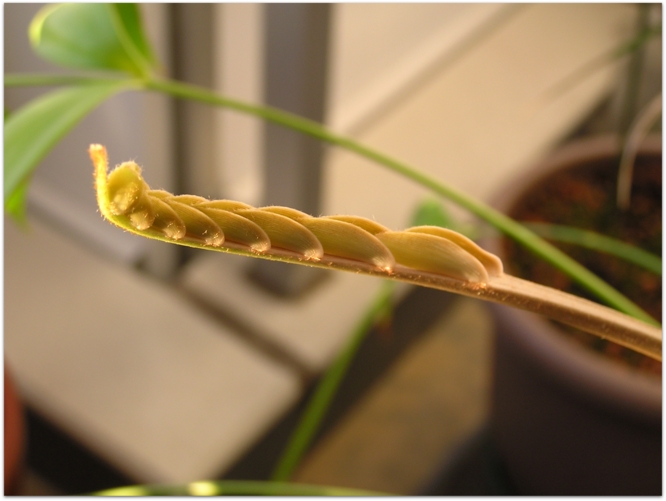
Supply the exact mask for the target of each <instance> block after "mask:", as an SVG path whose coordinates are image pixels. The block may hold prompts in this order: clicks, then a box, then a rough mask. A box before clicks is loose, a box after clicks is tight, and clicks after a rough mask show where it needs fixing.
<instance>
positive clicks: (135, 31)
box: [110, 3, 157, 66]
mask: <svg viewBox="0 0 666 501" xmlns="http://www.w3.org/2000/svg"><path fill="white" fill-rule="evenodd" d="M110 6H111V8H112V9H114V10H115V12H116V14H117V15H118V19H120V21H121V25H122V27H123V29H124V30H125V32H126V33H127V36H128V38H129V40H130V41H131V42H132V44H133V45H134V47H135V48H136V50H137V51H138V52H139V53H140V54H141V56H142V57H143V58H144V59H145V60H146V61H147V62H148V63H150V64H151V65H153V66H154V65H156V63H157V58H156V57H155V52H154V51H153V48H152V46H151V45H150V42H149V41H148V37H147V36H146V33H145V31H144V29H143V22H142V20H141V11H140V10H139V6H138V5H137V4H135V3H113V4H110Z"/></svg>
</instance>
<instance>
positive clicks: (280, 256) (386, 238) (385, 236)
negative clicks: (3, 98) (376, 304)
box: [90, 145, 661, 360]
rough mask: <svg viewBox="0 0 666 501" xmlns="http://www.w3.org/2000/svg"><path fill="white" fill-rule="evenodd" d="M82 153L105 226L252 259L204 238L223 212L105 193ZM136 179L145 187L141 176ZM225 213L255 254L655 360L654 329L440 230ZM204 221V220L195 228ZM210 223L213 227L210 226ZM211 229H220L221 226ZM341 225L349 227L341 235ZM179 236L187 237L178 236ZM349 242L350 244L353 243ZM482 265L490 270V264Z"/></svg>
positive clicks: (100, 156) (102, 172) (98, 169)
mask: <svg viewBox="0 0 666 501" xmlns="http://www.w3.org/2000/svg"><path fill="white" fill-rule="evenodd" d="M90 156H91V158H92V160H93V163H94V165H95V187H96V190H97V202H98V205H99V208H100V211H101V212H102V215H103V216H104V217H105V218H107V219H108V220H109V221H110V222H112V223H114V224H116V225H117V226H119V227H121V228H124V229H126V230H128V231H131V232H133V233H137V234H139V235H143V236H148V237H151V238H155V239H158V240H162V241H166V242H174V241H178V243H180V244H182V245H187V246H190V247H197V248H205V249H210V250H216V251H221V252H232V253H237V254H242V255H246V256H248V255H255V256H257V254H258V253H256V252H255V253H252V252H250V251H248V250H247V248H241V247H239V246H235V244H234V245H227V242H226V241H225V242H224V243H223V245H217V242H215V241H213V240H210V241H208V242H207V241H206V236H207V235H209V234H213V233H214V229H215V226H212V225H211V224H210V223H209V222H208V219H209V218H210V219H212V217H211V216H209V215H208V214H206V213H205V212H203V211H202V210H201V209H202V208H204V209H207V210H208V211H220V212H225V210H224V209H221V208H208V207H207V206H208V205H210V204H211V202H208V201H207V202H201V199H200V197H196V196H181V197H180V200H181V201H180V202H179V201H176V200H175V198H176V197H174V196H173V195H171V194H169V193H168V192H165V191H161V190H150V189H149V188H147V185H145V186H142V185H141V184H140V183H139V184H137V186H139V188H138V189H135V188H132V187H130V188H129V189H127V193H128V195H122V196H119V195H118V193H122V191H123V190H122V186H120V184H121V183H118V185H116V186H114V187H113V188H110V187H109V179H108V178H109V176H108V174H107V169H108V162H107V155H106V150H105V149H104V147H103V146H100V145H92V146H91V147H90ZM130 171H132V173H134V174H137V175H138V176H139V178H140V172H141V171H140V169H139V167H138V166H136V168H134V169H130ZM118 179H119V180H121V179H122V178H121V177H119V178H118ZM135 181H136V180H135V179H134V178H133V175H129V176H128V182H129V184H132V183H135ZM141 181H142V182H144V183H145V181H143V179H142V178H141ZM112 184H114V183H112ZM135 184H136V183H135ZM135 193H138V195H135ZM141 195H147V199H148V200H149V201H150V205H151V206H152V213H153V214H154V216H155V217H154V221H153V224H152V225H151V226H150V228H148V229H144V230H138V229H137V227H136V226H135V225H133V224H132V222H131V218H132V216H133V213H134V211H139V212H143V211H146V209H145V207H144V205H145V204H144V203H143V201H142V198H141ZM112 197H113V198H119V199H120V200H129V203H123V204H120V203H118V202H116V209H114V210H113V211H112V210H111V207H112V202H111V198H112ZM191 202H194V204H191ZM225 204H226V205H227V206H232V207H233V205H234V204H233V203H231V204H230V203H229V202H228V201H225ZM242 205H244V204H241V206H242ZM121 206H126V207H127V210H128V212H126V213H124V214H122V215H114V214H113V212H118V211H119V209H118V208H119V207H121ZM181 206H182V207H181ZM172 207H174V208H172ZM146 212H147V211H146ZM226 212H227V213H228V214H229V215H232V216H238V217H241V218H246V219H247V220H249V221H251V222H252V223H254V224H257V225H258V226H259V227H261V228H262V230H263V231H264V233H265V234H266V235H267V237H268V238H269V239H270V243H271V244H272V245H271V247H270V248H268V249H266V251H264V252H262V253H261V254H260V255H261V257H265V258H267V259H275V260H280V261H287V262H291V263H296V262H300V263H302V264H308V265H311V266H320V267H326V268H335V269H341V270H347V271H353V272H356V273H367V274H371V275H375V276H384V277H390V278H393V279H397V280H403V281H406V282H410V283H415V284H418V285H424V286H428V287H434V288H437V289H442V290H448V291H453V292H457V293H460V294H465V295H469V296H473V297H478V298H480V299H486V300H490V301H497V302H502V303H504V304H507V305H511V306H516V307H519V308H524V309H527V310H529V311H533V312H537V313H540V314H543V315H548V316H551V317H552V318H555V319H557V320H561V321H563V322H565V323H568V324H569V325H572V326H574V327H578V328H581V329H583V330H586V331H588V332H591V333H593V334H597V335H599V336H600V337H603V338H606V339H612V340H613V341H615V342H617V343H620V344H622V345H624V346H628V347H630V348H632V349H634V350H636V351H638V352H640V353H644V354H646V355H649V356H651V357H653V358H655V359H657V360H661V331H660V329H659V328H656V327H654V326H651V325H648V324H646V323H645V322H641V321H638V320H636V319H633V318H630V317H628V316H626V315H624V314H621V313H618V312H616V311H613V310H610V309H609V308H606V307H604V306H601V305H598V304H595V303H592V302H590V301H587V300H583V299H581V298H578V297H575V296H571V295H570V294H566V293H564V292H561V291H556V290H554V289H550V288H548V287H544V286H541V285H538V284H535V283H532V282H527V281H525V280H520V279H517V278H515V277H511V276H509V275H506V274H503V273H499V274H497V275H495V276H489V273H488V271H487V270H486V268H485V267H484V265H483V264H482V263H481V261H479V259H477V257H475V255H479V256H480V257H481V258H482V259H485V257H486V256H484V255H482V254H479V252H478V249H476V248H475V247H473V246H470V245H469V242H467V241H466V240H461V239H460V238H458V237H452V235H451V234H449V233H446V232H445V233H442V232H441V231H440V230H439V229H437V228H436V229H433V228H427V227H426V228H423V227H421V228H412V230H411V231H401V232H398V231H383V232H377V233H376V234H375V235H374V236H373V235H372V233H371V232H369V231H366V230H365V229H363V227H362V226H355V225H354V224H353V223H351V222H347V221H341V220H339V219H330V218H314V217H312V216H308V215H304V214H303V213H301V212H300V211H294V210H293V209H286V210H284V211H280V212H283V213H285V214H289V215H291V216H294V217H295V218H297V219H298V222H297V221H296V220H294V219H291V218H290V217H286V216H284V215H282V214H278V213H277V212H278V211H277V210H276V209H275V208H273V209H272V210H261V209H252V208H250V209H247V208H245V209H233V210H227V211H226ZM195 214H196V215H195ZM202 218H203V219H202ZM204 220H205V221H206V222H205V223H203V221H204ZM213 224H214V225H217V222H214V223H213ZM304 224H305V225H308V226H310V228H311V229H308V228H306V226H304ZM364 224H365V223H364ZM217 226H218V227H220V228H221V227H222V226H224V225H223V224H222V225H217ZM348 226H350V227H353V228H354V230H349V228H348ZM371 229H372V228H371ZM374 229H376V228H374ZM315 232H316V233H317V234H318V236H319V238H320V239H321V240H322V241H323V242H324V244H325V247H322V244H321V243H320V241H319V240H318V239H317V236H316V235H315ZM187 234H189V236H190V238H186V236H187ZM447 237H448V238H447ZM375 239H376V240H378V241H380V242H382V243H383V244H384V246H385V248H387V249H388V251H389V254H390V255H391V256H392V258H393V259H395V262H396V263H397V264H396V265H395V267H394V268H391V266H388V265H386V264H384V262H379V264H377V261H376V259H377V256H378V255H382V256H383V255H384V254H383V252H379V251H378V249H380V248H382V247H381V245H380V246H379V247H377V248H374V247H373V245H374V244H373V243H372V242H374V240H375ZM354 241H356V242H358V244H354V243H353V242H354ZM456 242H458V243H460V245H458V243H456ZM355 245H358V246H359V248H356V247H355ZM464 247H467V248H469V249H470V251H471V252H468V251H467V250H465V248H464ZM324 250H325V251H326V253H324ZM294 254H296V255H294ZM299 256H300V257H299ZM303 257H305V259H303ZM350 257H351V259H350ZM373 260H375V261H373ZM490 268H491V270H492V265H491V266H490ZM496 271H497V270H495V272H496Z"/></svg>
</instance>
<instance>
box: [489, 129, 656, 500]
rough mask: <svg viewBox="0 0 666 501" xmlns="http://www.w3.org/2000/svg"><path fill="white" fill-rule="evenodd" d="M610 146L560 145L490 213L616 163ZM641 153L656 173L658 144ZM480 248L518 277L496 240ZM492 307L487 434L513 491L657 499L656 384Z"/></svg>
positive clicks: (528, 317) (598, 142) (604, 141)
mask: <svg viewBox="0 0 666 501" xmlns="http://www.w3.org/2000/svg"><path fill="white" fill-rule="evenodd" d="M617 144H618V143H617V141H616V140H615V139H614V138H612V137H602V138H595V139H589V140H584V141H581V142H577V143H572V144H570V145H568V146H566V147H564V148H563V149H562V150H560V151H558V152H557V153H555V154H554V155H553V156H551V157H550V158H549V159H548V160H546V161H545V162H543V163H542V164H540V165H537V166H536V168H535V169H533V170H532V171H531V173H530V174H528V175H526V176H525V175H524V176H522V177H521V179H519V180H517V181H515V182H514V183H511V184H509V185H508V186H509V187H511V188H510V190H505V191H503V192H502V196H501V198H500V199H499V200H498V201H497V203H496V204H495V206H496V207H497V208H499V209H500V210H502V211H503V212H505V213H507V214H509V215H512V211H514V210H515V208H516V207H517V204H518V202H519V201H520V200H521V199H523V198H524V195H525V194H529V193H534V190H535V189H537V187H538V186H540V185H541V186H544V184H543V183H546V184H548V183H551V182H552V179H553V178H552V177H551V176H553V175H555V173H556V172H561V171H568V172H573V170H574V169H576V170H578V169H581V168H584V167H582V166H585V165H588V164H589V163H590V162H593V163H594V162H597V163H598V162H600V161H605V160H608V159H612V158H615V157H616V156H617V154H618V146H617ZM641 155H657V157H658V159H659V160H658V161H659V165H661V140H660V138H657V139H654V138H650V140H649V141H646V142H645V144H644V148H643V150H642V152H641ZM637 168H638V167H637ZM542 203H543V204H544V206H546V205H547V204H548V201H547V200H543V201H542ZM600 231H602V230H600ZM487 247H488V249H489V250H490V251H491V252H494V253H496V254H497V255H499V256H500V257H501V258H502V261H503V262H504V265H505V268H506V271H507V272H508V273H510V274H517V273H516V272H515V267H514V265H513V264H512V262H511V261H510V260H509V259H508V257H507V252H506V251H507V246H506V245H505V244H503V240H501V239H497V240H495V241H492V242H488V244H487ZM527 278H529V277H527ZM659 282H660V281H659ZM546 285H551V286H552V285H553V284H546ZM555 287H556V288H559V287H558V285H557V284H555ZM490 309H491V312H492V315H493V316H494V319H495V328H496V333H495V338H494V361H493V362H494V367H493V390H492V404H491V418H490V419H491V423H490V426H491V433H492V439H493V442H494V444H495V446H496V447H497V449H498V451H499V454H500V456H501V459H502V462H503V463H504V465H505V467H506V470H507V473H508V475H509V476H510V479H511V481H512V483H513V484H514V485H515V488H516V489H517V490H518V491H519V492H520V493H521V494H530V495H612V494H615V495H641V494H643V495H659V494H661V488H662V477H661V474H662V466H661V461H662V460H661V452H662V441H661V422H662V419H661V376H656V375H654V374H647V373H643V372H641V371H639V370H637V369H634V368H630V367H628V366H625V365H623V364H622V363H620V362H618V361H615V360H609V359H608V357H606V356H603V355H601V354H599V353H595V352H594V351H593V350H591V349H590V348H587V347H584V346H582V345H581V344H580V343H578V342H575V341H574V340H572V339H571V338H569V337H567V336H565V335H564V334H563V333H562V331H561V330H560V329H559V328H558V327H557V326H555V325H554V324H553V323H551V322H549V321H547V320H546V319H544V318H542V317H539V316H537V315H534V314H531V313H527V312H524V311H521V310H517V309H512V308H507V307H503V306H501V305H495V304H491V305H490Z"/></svg>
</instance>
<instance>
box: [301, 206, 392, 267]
mask: <svg viewBox="0 0 666 501" xmlns="http://www.w3.org/2000/svg"><path fill="white" fill-rule="evenodd" d="M299 223H301V224H302V225H303V226H305V227H306V228H307V229H308V230H310V231H311V232H312V233H314V235H315V236H316V237H317V239H318V240H319V241H320V242H321V245H322V247H323V248H324V253H325V254H330V255H332V256H340V257H345V258H347V259H354V260H356V261H361V262H363V263H368V264H372V265H374V266H376V267H377V268H379V269H380V270H384V271H387V272H390V271H392V270H393V267H394V266H395V259H394V258H393V255H392V254H391V251H389V250H388V249H387V248H386V246H385V245H384V244H383V243H382V242H380V241H379V240H378V239H377V237H376V236H374V235H373V234H372V233H369V232H367V231H365V230H364V229H362V228H359V227H358V226H354V225H353V224H351V223H347V222H345V221H338V220H335V219H326V218H315V217H309V218H303V219H300V220H299Z"/></svg>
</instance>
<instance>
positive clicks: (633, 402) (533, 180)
mask: <svg viewBox="0 0 666 501" xmlns="http://www.w3.org/2000/svg"><path fill="white" fill-rule="evenodd" d="M619 148H620V142H619V140H618V138H617V136H615V135H612V136H611V135H605V136H597V137H590V138H584V139H579V140H576V141H572V142H571V143H568V144H565V145H564V146H562V147H561V148H559V149H557V150H556V151H555V152H554V153H553V154H551V155H549V156H548V157H546V158H545V159H544V160H542V161H541V162H537V163H535V164H532V165H531V166H530V167H528V168H527V170H523V172H522V173H521V174H519V175H518V176H516V177H515V178H514V179H513V180H512V182H510V183H508V184H507V185H506V186H510V187H511V189H510V190H507V189H504V190H502V191H500V192H499V194H498V195H497V196H496V198H495V199H494V200H493V201H492V206H493V207H495V208H496V209H498V210H500V211H502V212H503V213H505V214H507V213H509V210H510V209H511V208H512V207H513V205H514V204H515V200H517V199H518V198H519V197H520V195H521V194H522V193H524V192H525V191H526V190H527V189H528V188H529V187H531V186H533V185H535V184H537V183H539V182H540V181H541V180H543V179H544V178H546V177H547V176H549V175H550V174H551V173H553V172H554V171H556V170H559V169H562V168H564V169H571V168H575V167H576V165H578V164H580V163H581V162H584V161H587V160H591V159H595V158H600V157H605V156H610V155H617V154H618V152H619ZM661 150H662V148H661V136H660V135H659V136H650V137H648V138H646V140H645V141H644V142H643V144H642V146H641V148H640V150H639V151H640V152H641V153H646V154H659V155H660V156H661ZM515 193H517V194H518V195H515V196H514V195H513V194H515ZM500 242H501V236H500V237H497V238H493V239H492V240H491V239H489V240H488V241H487V242H484V246H485V247H487V248H488V250H489V251H490V252H493V253H494V254H497V255H498V256H499V257H500V258H501V259H502V261H503V262H506V256H505V255H504V252H503V251H502V248H501V247H502V246H501V244H500ZM497 306H498V308H496V309H495V311H496V313H498V314H499V315H500V316H506V317H509V318H510V319H512V320H515V321H516V322H522V324H523V325H525V326H526V327H527V329H514V330H513V331H512V332H511V333H510V334H509V335H510V336H511V338H512V340H513V341H514V342H520V343H521V346H522V347H523V348H524V349H525V350H526V351H527V352H528V354H529V355H530V363H531V364H532V365H533V366H535V367H536V366H537V365H538V366H539V367H540V368H542V369H543V370H544V371H545V372H547V374H548V375H549V376H550V379H551V380H552V381H554V382H556V383H558V384H559V385H561V386H566V387H567V388H568V389H569V390H572V391H573V393H574V394H576V395H578V396H579V397H581V398H584V399H585V400H586V401H588V402H591V403H592V402H594V403H595V404H597V405H603V406H604V407H606V408H608V407H611V408H613V409H615V410H616V411H620V412H624V413H626V412H627V411H629V412H630V414H632V415H634V416H642V417H644V418H647V419H650V420H652V419H654V418H657V419H659V420H661V400H662V380H661V379H658V378H656V377H651V376H648V375H646V374H642V373H640V372H638V371H635V370H632V369H630V368H628V367H622V366H621V365H619V364H617V363H615V362H613V361H610V360H606V359H605V358H604V357H602V356H600V355H598V354H595V353H592V352H591V351H590V350H588V349H586V348H583V347H581V346H578V345H577V344H575V343H573V342H571V341H570V340H567V339H565V338H564V336H562V334H561V332H559V331H558V329H557V328H555V327H554V326H553V325H552V324H551V323H549V322H548V321H547V320H546V319H545V318H543V317H541V316H539V315H536V314H534V313H529V312H526V311H522V310H518V309H515V308H509V307H504V306H501V305H497ZM493 307H495V305H493Z"/></svg>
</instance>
